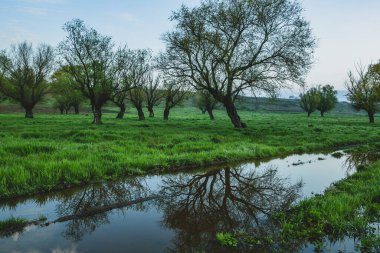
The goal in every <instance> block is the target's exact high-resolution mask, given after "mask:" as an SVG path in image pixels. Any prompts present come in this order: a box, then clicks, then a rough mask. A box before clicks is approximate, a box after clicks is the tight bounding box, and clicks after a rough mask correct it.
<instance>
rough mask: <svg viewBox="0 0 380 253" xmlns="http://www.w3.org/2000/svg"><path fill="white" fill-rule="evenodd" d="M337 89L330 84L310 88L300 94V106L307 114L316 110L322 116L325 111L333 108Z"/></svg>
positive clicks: (335, 102) (336, 100)
mask: <svg viewBox="0 0 380 253" xmlns="http://www.w3.org/2000/svg"><path fill="white" fill-rule="evenodd" d="M336 94H337V91H336V90H334V87H333V86H331V85H325V86H321V85H319V86H318V87H313V88H310V89H309V90H308V91H306V92H305V93H302V94H300V106H301V108H302V109H303V110H304V111H305V112H307V116H308V117H310V115H311V114H312V113H313V112H315V111H316V110H318V111H319V112H320V114H321V116H322V117H323V116H324V115H325V113H326V112H329V111H331V110H332V109H334V108H335V105H336V104H337V102H338V99H337V97H336Z"/></svg>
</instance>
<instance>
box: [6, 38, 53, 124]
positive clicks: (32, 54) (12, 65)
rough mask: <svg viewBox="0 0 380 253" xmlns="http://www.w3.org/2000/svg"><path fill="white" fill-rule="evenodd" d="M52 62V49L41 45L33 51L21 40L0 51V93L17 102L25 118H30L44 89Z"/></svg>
mask: <svg viewBox="0 0 380 253" xmlns="http://www.w3.org/2000/svg"><path fill="white" fill-rule="evenodd" d="M53 61H54V53H53V48H52V47H50V46H47V45H44V44H42V45H40V46H39V47H38V48H37V49H36V50H34V49H33V47H32V44H30V43H27V42H22V43H20V44H18V45H13V46H12V48H11V50H9V51H1V52H0V90H1V93H2V94H3V95H5V96H6V97H7V98H10V99H11V100H13V101H16V102H18V103H19V104H20V105H21V106H22V107H23V108H24V109H25V110H26V116H27V117H33V113H32V109H33V108H34V106H35V105H36V104H37V103H38V102H40V101H41V100H42V98H43V97H44V95H45V94H46V92H47V90H48V83H47V78H48V77H49V75H50V73H51V71H52V68H53Z"/></svg>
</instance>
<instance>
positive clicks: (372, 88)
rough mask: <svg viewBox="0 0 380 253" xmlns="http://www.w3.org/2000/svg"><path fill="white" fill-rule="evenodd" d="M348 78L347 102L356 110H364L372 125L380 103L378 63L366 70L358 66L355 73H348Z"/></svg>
mask: <svg viewBox="0 0 380 253" xmlns="http://www.w3.org/2000/svg"><path fill="white" fill-rule="evenodd" d="M348 77H349V80H348V82H346V87H347V90H348V95H347V99H348V101H350V103H351V104H352V106H353V107H354V108H355V109H356V110H365V111H366V112H367V113H368V117H369V120H370V123H373V122H374V114H375V113H376V112H377V111H378V110H379V107H378V103H379V102H380V63H377V64H373V65H369V66H368V68H365V67H363V66H360V65H359V66H357V67H356V73H354V72H352V71H350V72H349V74H348Z"/></svg>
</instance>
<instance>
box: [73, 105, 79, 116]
mask: <svg viewBox="0 0 380 253" xmlns="http://www.w3.org/2000/svg"><path fill="white" fill-rule="evenodd" d="M74 111H75V114H79V105H74Z"/></svg>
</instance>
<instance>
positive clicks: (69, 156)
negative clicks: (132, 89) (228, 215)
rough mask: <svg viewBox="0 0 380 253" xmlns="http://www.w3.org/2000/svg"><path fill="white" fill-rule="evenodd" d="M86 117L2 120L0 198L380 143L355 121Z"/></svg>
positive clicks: (363, 121)
mask: <svg viewBox="0 0 380 253" xmlns="http://www.w3.org/2000/svg"><path fill="white" fill-rule="evenodd" d="M114 117H115V115H114V114H105V115H104V124H103V125H101V126H93V125H91V124H90V122H91V116H84V115H77V116H76V115H68V116H66V115H64V116H61V115H47V114H45V115H36V118H35V119H32V120H28V119H24V118H23V115H22V114H2V115H0V143H1V146H0V198H7V197H12V196H16V195H23V194H32V193H36V192H43V191H49V190H52V189H57V188H61V187H67V186H71V185H76V184H81V183H86V182H89V181H96V180H103V179H113V178H120V177H123V176H125V175H131V174H141V173H146V172H157V171H161V170H171V169H175V168H186V167H192V166H198V165H207V164H212V163H215V162H229V161H230V162H233V161H243V160H250V159H258V158H264V157H273V156H279V155H285V154H289V153H294V152H307V151H313V150H322V149H325V148H332V147H338V146H345V145H351V144H358V143H368V142H373V141H380V129H379V124H375V125H370V124H368V123H367V118H365V117H359V116H336V115H335V116H327V117H325V118H321V117H318V116H317V115H313V117H311V118H307V117H306V116H305V115H304V114H274V113H265V114H259V113H252V112H242V113H241V117H242V118H243V119H244V121H245V122H246V123H247V124H248V128H247V129H234V128H233V127H232V125H231V123H230V121H229V119H228V118H227V117H226V115H225V113H224V112H222V111H218V112H216V118H217V119H216V120H215V121H210V120H209V119H208V118H207V116H206V115H202V114H200V113H199V111H198V110H195V109H192V108H184V109H178V110H176V111H173V113H172V115H171V119H170V120H169V121H168V122H164V121H163V120H162V117H161V115H160V114H159V112H157V117H156V118H154V119H147V120H146V121H144V122H139V121H137V120H136V116H135V114H134V112H133V114H132V113H131V114H128V115H126V118H125V119H124V120H116V119H114Z"/></svg>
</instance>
